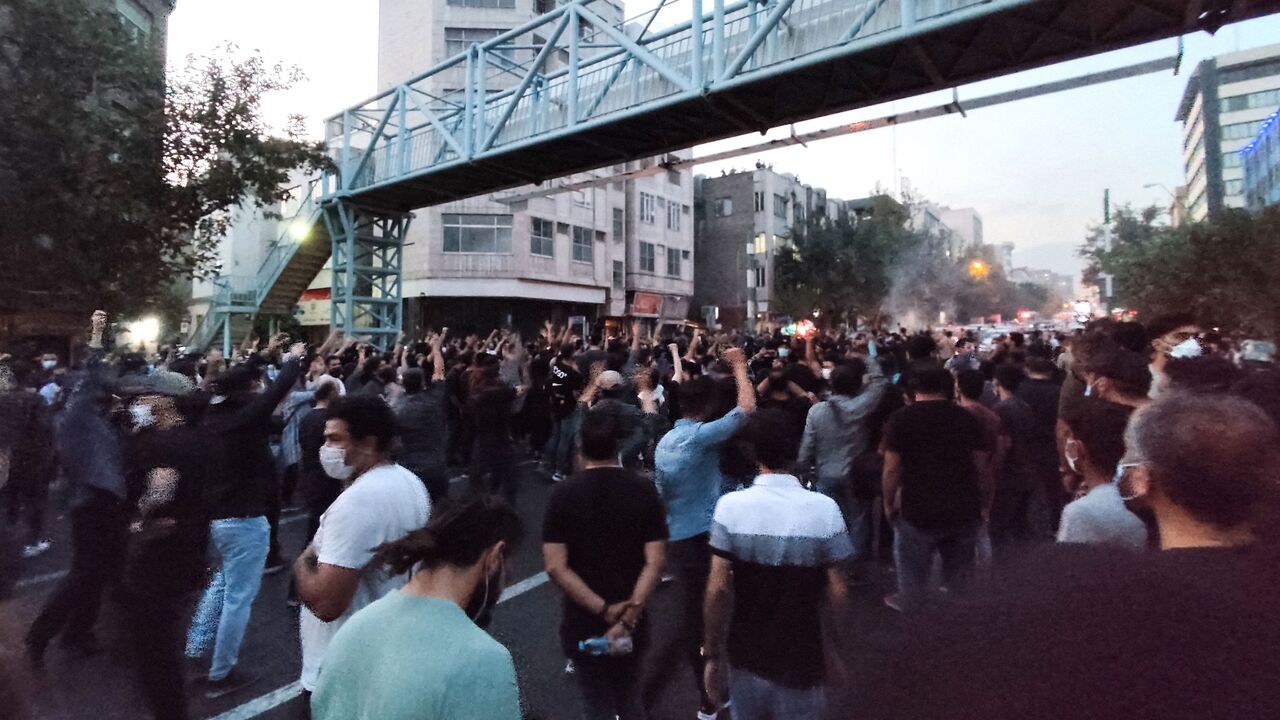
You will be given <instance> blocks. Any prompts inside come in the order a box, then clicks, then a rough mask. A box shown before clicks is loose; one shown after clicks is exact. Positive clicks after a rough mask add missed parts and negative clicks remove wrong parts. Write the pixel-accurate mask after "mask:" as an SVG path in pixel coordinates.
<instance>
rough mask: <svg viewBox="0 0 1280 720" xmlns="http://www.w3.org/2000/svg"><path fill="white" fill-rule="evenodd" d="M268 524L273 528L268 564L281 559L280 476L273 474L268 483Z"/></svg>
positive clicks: (268, 551) (268, 549)
mask: <svg viewBox="0 0 1280 720" xmlns="http://www.w3.org/2000/svg"><path fill="white" fill-rule="evenodd" d="M265 514H266V516H267V524H268V525H270V526H271V540H270V542H269V544H268V545H267V563H268V564H270V563H273V562H277V561H279V560H280V559H281V558H280V476H279V475H278V474H273V475H272V477H271V480H270V481H269V482H268V483H267V512H266V513H265Z"/></svg>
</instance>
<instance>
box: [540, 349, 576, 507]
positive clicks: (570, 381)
mask: <svg viewBox="0 0 1280 720" xmlns="http://www.w3.org/2000/svg"><path fill="white" fill-rule="evenodd" d="M582 385H583V382H582V373H581V372H579V371H578V368H577V366H576V365H575V364H574V361H573V346H572V345H570V344H568V343H565V344H564V346H563V347H561V349H560V356H559V357H557V358H556V360H555V362H553V363H551V374H550V375H549V376H548V377H547V394H548V395H549V396H550V398H551V422H552V427H551V439H550V440H549V441H548V442H547V449H546V453H545V457H546V461H547V464H548V465H550V469H551V472H552V478H553V479H554V480H556V481H557V482H558V481H560V480H563V479H564V477H565V476H566V475H568V474H569V473H570V472H572V471H573V440H574V438H575V437H576V436H577V433H578V427H577V426H578V420H579V418H578V415H577V411H578V395H579V394H580V393H581V392H582Z"/></svg>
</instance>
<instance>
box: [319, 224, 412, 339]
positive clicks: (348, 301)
mask: <svg viewBox="0 0 1280 720" xmlns="http://www.w3.org/2000/svg"><path fill="white" fill-rule="evenodd" d="M412 219H413V215H412V214H411V213H396V212H386V211H381V210H372V209H370V208H366V207H362V206H360V205H357V204H355V203H352V202H347V201H342V200H336V201H331V202H328V203H326V204H325V206H324V222H325V226H326V227H327V228H328V230H329V237H330V239H331V243H332V244H331V247H332V264H333V280H332V284H331V288H332V289H331V290H330V297H331V308H330V326H331V327H332V328H333V329H335V330H341V331H343V332H344V333H346V334H347V335H348V336H350V337H368V338H369V341H370V342H371V343H373V344H374V345H376V346H378V347H379V348H381V349H384V350H385V349H388V348H389V347H390V346H391V345H392V343H394V342H395V338H396V336H397V335H398V334H399V333H400V330H401V322H402V316H401V282H400V276H401V266H402V262H403V248H404V237H405V232H406V231H407V230H408V229H409V221H410V220H412Z"/></svg>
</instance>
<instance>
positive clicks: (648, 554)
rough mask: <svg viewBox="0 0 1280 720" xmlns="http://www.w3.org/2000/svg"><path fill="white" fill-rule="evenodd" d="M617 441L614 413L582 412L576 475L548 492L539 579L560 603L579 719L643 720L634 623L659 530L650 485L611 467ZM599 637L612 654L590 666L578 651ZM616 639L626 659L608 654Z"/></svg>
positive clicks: (640, 639) (662, 547)
mask: <svg viewBox="0 0 1280 720" xmlns="http://www.w3.org/2000/svg"><path fill="white" fill-rule="evenodd" d="M624 433H625V431H624V428H622V427H621V425H620V423H619V421H618V417H617V415H616V414H615V413H611V412H609V411H608V410H607V409H604V408H596V409H593V410H589V411H587V413H586V418H585V420H584V422H583V423H582V437H581V444H582V449H581V455H582V466H583V470H582V471H581V472H579V473H577V474H576V475H574V476H573V477H572V478H570V479H569V480H568V481H566V482H564V483H563V484H561V485H558V486H557V487H556V489H555V491H554V492H552V494H551V499H550V501H549V503H548V505H547V514H546V518H545V520H544V523H543V530H542V542H543V545H542V552H543V556H544V558H545V561H546V567H547V574H548V575H550V576H551V580H552V582H554V583H555V584H556V585H557V586H559V588H560V589H561V590H563V591H564V594H565V600H564V616H563V620H562V621H561V624H560V639H561V644H562V648H563V650H564V653H565V656H566V657H568V658H569V659H570V660H572V661H573V663H574V668H575V673H574V675H575V677H576V678H577V680H578V685H579V688H580V689H581V691H582V702H583V705H584V709H585V715H586V717H591V718H595V717H602V718H603V717H608V718H612V717H615V716H616V717H618V718H620V719H621V720H635V719H643V718H644V717H645V711H644V705H643V703H642V701H641V695H640V660H641V653H642V651H643V649H644V644H645V643H644V641H645V639H646V638H645V636H646V631H645V628H644V627H643V625H642V622H641V621H642V620H643V616H644V606H645V603H646V602H647V601H648V599H649V595H650V594H651V593H652V592H653V590H654V588H655V587H657V585H658V582H659V580H660V579H661V577H662V564H663V557H664V555H665V553H666V540H667V522H666V511H665V510H664V508H663V506H662V501H661V500H660V499H659V498H658V492H657V490H656V488H655V487H654V485H653V483H651V482H649V481H647V480H645V479H643V478H641V477H640V476H638V475H636V474H634V473H633V472H631V471H629V470H626V469H624V468H622V467H621V466H620V465H619V464H618V446H619V442H620V440H621V439H622V437H623V435H624ZM599 637H605V638H607V639H608V640H609V643H610V646H611V648H613V649H614V651H612V652H611V653H610V654H608V655H603V656H599V655H592V654H590V653H585V652H581V651H580V650H579V649H578V648H579V645H578V643H580V642H581V641H583V640H589V639H591V638H599ZM624 638H629V639H630V640H631V642H632V645H633V648H634V649H633V650H631V651H630V652H625V653H622V652H617V650H616V649H617V648H618V647H619V641H620V640H623V639H624ZM624 644H625V641H624ZM615 653H616V654H615Z"/></svg>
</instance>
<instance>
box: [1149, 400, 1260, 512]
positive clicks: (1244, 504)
mask: <svg viewBox="0 0 1280 720" xmlns="http://www.w3.org/2000/svg"><path fill="white" fill-rule="evenodd" d="M1210 428H1212V432H1207V430H1208V429H1210ZM1125 443H1126V445H1127V446H1128V448H1129V450H1130V451H1131V452H1133V453H1134V455H1136V456H1137V457H1138V458H1139V459H1141V460H1142V461H1144V462H1145V463H1146V464H1147V470H1148V472H1149V473H1150V475H1151V477H1152V480H1153V481H1154V482H1156V483H1157V484H1158V485H1159V487H1160V490H1161V491H1162V493H1163V494H1164V495H1165V496H1166V497H1168V498H1169V500H1170V501H1171V502H1173V503H1174V504H1175V505H1177V506H1178V507H1180V508H1182V509H1183V510H1185V511H1186V512H1188V513H1190V514H1191V515H1192V516H1194V517H1196V518H1199V519H1201V520H1203V521H1205V522H1208V523H1210V524H1212V525H1216V526H1218V527H1221V528H1233V527H1238V526H1240V525H1245V524H1250V525H1253V524H1256V523H1257V522H1258V521H1259V520H1260V519H1261V518H1262V517H1265V516H1269V515H1271V513H1273V512H1274V508H1275V498H1276V481H1275V479H1276V477H1277V476H1280V433H1278V432H1277V430H1276V425H1275V423H1273V422H1272V421H1271V419H1270V418H1269V417H1267V414H1266V413H1265V412H1263V411H1262V409H1261V408H1259V407H1258V406H1257V405H1254V404H1253V403H1251V402H1249V401H1248V400H1245V399H1243V398H1238V397H1232V396H1226V395H1202V394H1192V393H1186V392H1176V391H1175V392H1168V393H1162V394H1161V395H1160V397H1159V398H1157V399H1156V400H1155V401H1154V402H1151V403H1149V404H1147V405H1145V406H1143V407H1142V408H1139V409H1138V410H1137V411H1136V412H1134V414H1133V418H1132V419H1131V420H1130V422H1129V427H1128V430H1127V431H1126V432H1125Z"/></svg>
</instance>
